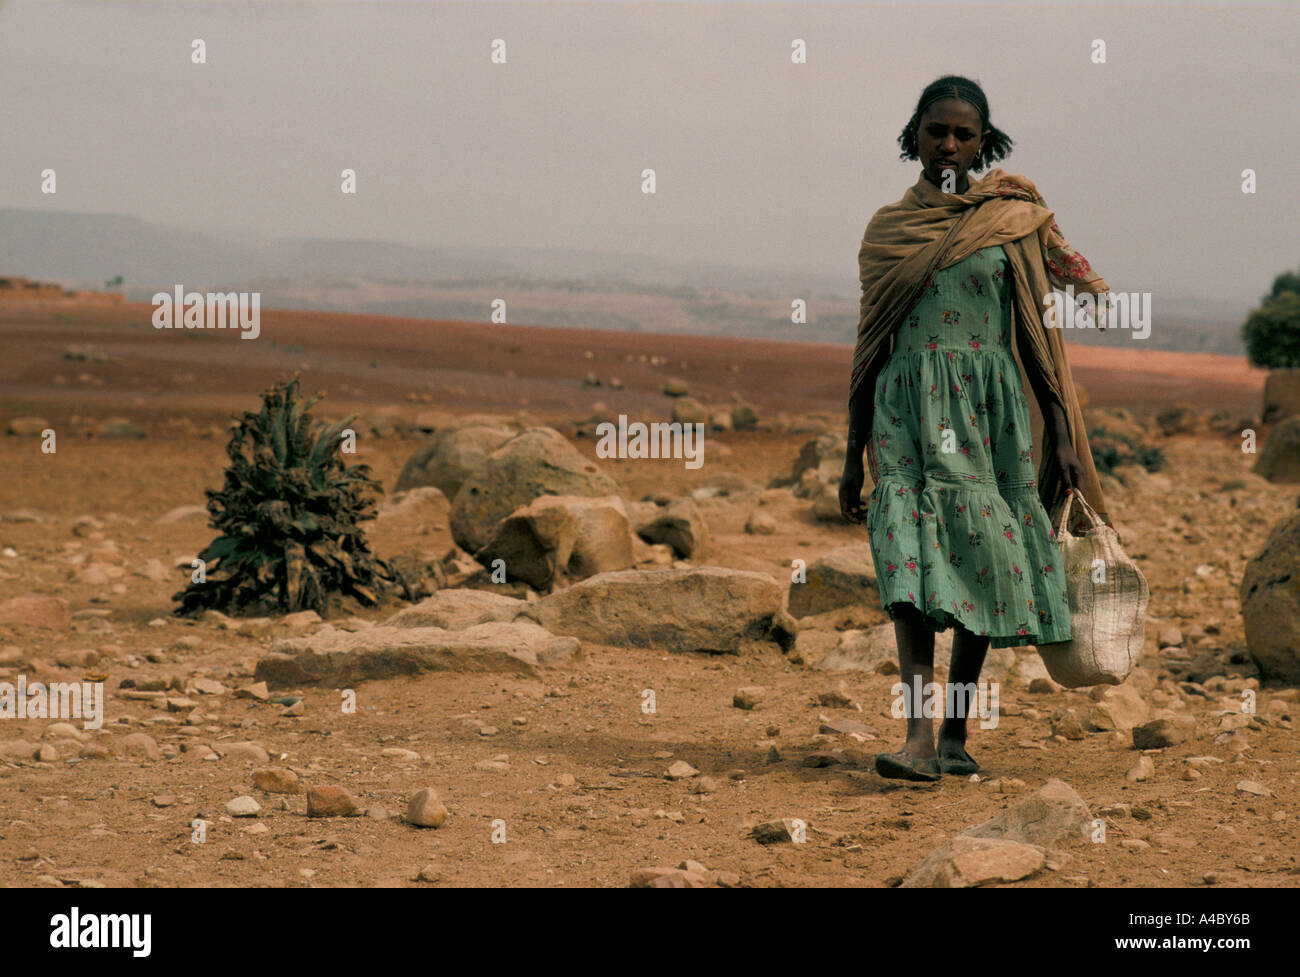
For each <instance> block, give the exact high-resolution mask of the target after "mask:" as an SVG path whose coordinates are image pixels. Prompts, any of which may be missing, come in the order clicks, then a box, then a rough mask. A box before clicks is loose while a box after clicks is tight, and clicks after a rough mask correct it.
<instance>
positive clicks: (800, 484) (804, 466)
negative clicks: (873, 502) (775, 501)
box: [771, 434, 847, 499]
mask: <svg viewBox="0 0 1300 977" xmlns="http://www.w3.org/2000/svg"><path fill="white" fill-rule="evenodd" d="M846 454H847V442H846V441H845V439H844V438H843V437H841V436H839V435H836V434H821V435H818V436H817V437H815V438H813V439H812V440H811V441H808V442H805V443H804V446H803V447H802V448H800V449H799V457H798V458H796V459H795V460H794V463H793V464H792V465H791V467H790V473H789V474H788V475H785V476H784V477H778V478H776V479H774V480H773V481H772V484H771V487H773V488H776V487H780V486H784V485H790V486H793V487H794V494H795V495H796V496H797V497H798V498H801V499H809V498H812V497H813V496H814V495H815V494H816V493H817V490H818V487H819V486H820V485H823V484H831V483H833V484H835V485H838V484H839V481H840V476H841V475H843V474H844V456H845V455H846Z"/></svg>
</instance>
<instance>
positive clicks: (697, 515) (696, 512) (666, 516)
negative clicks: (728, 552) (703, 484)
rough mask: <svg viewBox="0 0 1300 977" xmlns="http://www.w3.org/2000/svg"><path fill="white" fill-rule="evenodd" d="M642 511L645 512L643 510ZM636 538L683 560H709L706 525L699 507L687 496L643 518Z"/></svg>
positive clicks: (707, 528) (707, 527)
mask: <svg viewBox="0 0 1300 977" xmlns="http://www.w3.org/2000/svg"><path fill="white" fill-rule="evenodd" d="M642 511H644V510H642ZM636 534H637V535H638V536H640V537H641V538H642V539H643V540H645V541H646V542H647V543H663V544H664V545H666V546H671V547H672V548H673V552H674V553H675V554H677V556H678V557H680V558H681V559H683V560H690V559H694V560H703V559H707V557H708V550H709V540H710V535H709V524H708V522H707V521H706V520H705V518H704V513H703V512H702V511H701V510H700V507H699V505H698V504H697V503H696V501H695V500H694V499H692V498H691V497H690V496H686V497H684V498H680V499H675V500H673V501H672V502H670V503H669V504H668V505H666V506H664V507H662V508H656V509H655V510H654V511H652V512H650V513H648V514H647V515H643V516H642V517H641V518H640V519H639V521H638V522H637V527H636Z"/></svg>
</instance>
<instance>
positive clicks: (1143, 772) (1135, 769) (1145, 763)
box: [1124, 756, 1156, 783]
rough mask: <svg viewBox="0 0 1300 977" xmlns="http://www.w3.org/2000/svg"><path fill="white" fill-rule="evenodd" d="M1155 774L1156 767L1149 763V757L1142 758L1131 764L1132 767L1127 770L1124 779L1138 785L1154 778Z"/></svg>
mask: <svg viewBox="0 0 1300 977" xmlns="http://www.w3.org/2000/svg"><path fill="white" fill-rule="evenodd" d="M1155 773H1156V765H1155V764H1154V763H1152V762H1151V758H1150V757H1149V756H1143V757H1140V758H1139V759H1138V762H1137V763H1135V764H1133V766H1132V767H1130V768H1129V771H1128V773H1126V774H1125V775H1124V777H1125V778H1126V779H1127V780H1131V781H1134V782H1138V783H1140V782H1141V781H1144V780H1147V779H1149V778H1151V777H1154V776H1155Z"/></svg>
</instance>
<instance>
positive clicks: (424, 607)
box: [384, 590, 531, 631]
mask: <svg viewBox="0 0 1300 977" xmlns="http://www.w3.org/2000/svg"><path fill="white" fill-rule="evenodd" d="M530 606H531V605H530V604H529V602H528V601H526V600H518V599H517V598H514V597H503V596H502V595H500V594H493V593H490V592H488V591H486V590H440V591H438V593H436V594H434V595H433V596H432V597H429V598H428V599H426V600H422V601H420V603H418V604H415V605H414V606H412V607H407V608H405V609H403V610H401V611H398V612H397V613H396V614H394V615H393V616H392V617H390V618H389V619H388V620H387V621H385V622H384V624H385V625H387V626H389V627H394V628H446V629H447V630H449V631H461V630H464V629H465V628H471V627H473V626H474V625H476V624H487V623H489V622H492V621H503V622H505V623H507V624H509V623H510V622H512V621H514V620H516V619H517V618H519V617H520V616H521V615H523V614H525V613H526V612H527V610H528V608H529V607H530Z"/></svg>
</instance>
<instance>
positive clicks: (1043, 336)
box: [840, 75, 1110, 781]
mask: <svg viewBox="0 0 1300 977" xmlns="http://www.w3.org/2000/svg"><path fill="white" fill-rule="evenodd" d="M899 145H900V146H901V147H902V150H903V152H902V155H901V158H902V159H913V160H918V159H919V160H920V162H921V164H922V173H921V175H920V177H919V178H918V179H917V181H916V184H915V185H914V186H913V187H912V188H911V189H910V190H908V191H907V193H906V194H904V196H903V198H902V200H900V201H899V202H898V203H896V204H892V205H890V206H888V207H884V208H882V209H881V210H879V211H877V212H876V215H875V216H874V217H873V218H872V219H871V222H870V223H869V224H868V225H867V230H866V234H865V235H864V236H863V239H862V249H861V251H860V252H859V256H858V261H859V270H860V277H861V282H862V307H861V317H860V319H859V322H858V340H857V346H856V349H855V351H854V358H853V376H852V380H851V384H850V395H849V435H848V456H847V458H846V459H845V464H844V475H843V478H842V480H841V482H840V508H841V511H842V512H843V514H844V516H845V518H846V519H848V520H849V521H851V522H854V523H862V522H866V524H867V528H868V531H869V533H870V537H871V548H872V555H873V558H874V561H875V566H876V576H877V581H878V586H879V590H880V599H881V604H882V606H883V607H884V608H885V609H886V610H887V611H888V613H889V616H890V618H891V620H892V621H893V622H894V634H895V637H896V639H897V642H898V663H899V670H900V672H901V675H900V678H901V680H902V681H903V683H905V684H906V685H908V686H909V687H912V688H916V689H918V690H924V689H926V687H927V686H928V685H929V683H931V682H932V681H933V677H934V635H935V632H936V631H941V630H945V629H946V628H947V627H948V626H949V625H951V626H953V627H954V628H955V633H954V636H953V646H952V661H951V666H950V668H949V674H948V683H949V685H950V686H958V687H963V686H965V687H966V688H965V689H960V688H959V689H958V691H957V695H956V697H955V699H954V700H953V702H952V704H953V705H955V706H956V708H955V709H950V708H945V709H944V714H945V715H944V720H943V722H942V724H941V725H940V727H939V738H938V743H937V746H936V743H935V739H934V732H933V726H932V721H931V720H930V719H929V718H927V717H925V716H923V715H922V714H921V713H920V712H919V711H918V710H916V709H914V708H913V700H912V699H911V698H910V697H909V698H908V700H907V707H906V710H905V715H906V716H907V742H906V744H905V746H904V747H903V749H902V750H901V751H899V752H897V753H889V754H880V755H879V756H877V757H876V770H877V772H878V773H880V774H881V776H884V777H895V778H902V779H907V780H931V781H933V780H939V779H940V777H941V774H943V773H950V774H959V775H969V774H972V773H974V772H975V771H977V770H978V769H979V764H978V763H976V762H975V760H974V759H973V758H972V757H971V756H970V754H969V753H967V752H966V748H965V744H966V715H967V713H968V712H969V709H970V706H971V698H972V696H971V691H972V690H973V689H974V688H975V683H976V682H977V681H978V679H979V675H980V670H981V669H982V668H983V665H984V656H985V653H986V652H987V651H988V648H989V646H990V644H992V645H993V646H994V647H1007V646H1012V645H1027V644H1045V643H1048V642H1053V641H1064V640H1068V639H1069V638H1070V609H1069V604H1068V600H1067V596H1066V582H1065V575H1064V572H1063V570H1062V568H1061V566H1060V560H1059V550H1058V547H1057V544H1056V541H1055V532H1054V530H1053V528H1052V523H1051V521H1050V519H1049V515H1048V513H1049V512H1053V511H1055V509H1056V507H1057V506H1058V505H1059V504H1060V503H1061V502H1062V501H1063V500H1064V497H1065V494H1066V492H1067V491H1071V490H1077V491H1079V492H1080V493H1082V495H1083V496H1084V498H1085V499H1086V500H1087V501H1088V502H1089V503H1090V504H1091V505H1092V506H1093V508H1094V509H1095V510H1096V511H1097V513H1098V515H1099V516H1101V518H1102V519H1103V520H1105V521H1106V522H1107V524H1109V523H1110V518H1109V516H1108V515H1107V512H1106V502H1105V499H1104V498H1103V497H1102V494H1101V488H1100V486H1099V484H1098V482H1097V473H1096V470H1095V468H1094V467H1093V462H1092V453H1091V451H1090V450H1089V448H1088V443H1087V437H1086V435H1085V432H1084V425H1083V415H1082V412H1081V411H1080V408H1079V403H1078V399H1077V397H1076V395H1075V390H1074V382H1073V379H1072V378H1071V376H1070V367H1069V363H1068V362H1067V360H1066V356H1065V347H1064V340H1063V338H1062V335H1061V330H1060V329H1058V328H1046V327H1045V326H1044V324H1043V310H1044V308H1046V307H1047V305H1045V302H1044V300H1045V299H1050V296H1051V292H1052V289H1054V288H1062V289H1063V288H1065V286H1066V285H1073V286H1074V290H1075V292H1076V293H1077V292H1089V293H1092V294H1093V295H1101V294H1103V293H1105V292H1107V290H1108V286H1107V285H1106V282H1105V281H1103V280H1102V279H1101V278H1100V277H1099V276H1097V275H1096V274H1095V273H1094V272H1093V270H1092V268H1091V266H1090V265H1089V264H1088V262H1087V261H1086V260H1085V259H1084V258H1083V257H1082V256H1081V255H1079V254H1077V253H1076V252H1075V251H1074V250H1073V249H1071V248H1070V247H1069V246H1068V245H1067V244H1066V243H1065V240H1064V239H1063V238H1062V237H1061V234H1060V229H1059V228H1058V227H1057V226H1056V223H1055V221H1054V220H1053V217H1052V212H1051V211H1050V210H1048V209H1047V207H1046V205H1045V203H1044V201H1043V199H1042V197H1041V196H1039V194H1038V191H1037V189H1036V188H1035V187H1034V185H1033V184H1032V183H1031V182H1030V181H1029V180H1027V179H1025V178H1024V177H1023V176H1019V175H1016V174H1013V173H1007V172H1005V171H1003V170H1000V169H994V170H992V171H990V172H989V173H988V174H987V175H986V176H985V177H983V178H982V179H980V180H978V182H975V183H972V182H971V181H970V179H969V176H968V174H969V173H970V172H978V171H979V170H981V169H983V168H984V167H985V166H987V165H988V164H989V163H990V162H991V161H994V160H1001V159H1003V158H1005V156H1006V155H1007V153H1008V151H1009V150H1010V147H1011V139H1010V138H1009V137H1008V136H1007V135H1006V133H1004V132H1002V131H1001V130H999V129H997V128H996V127H995V126H993V125H992V123H991V122H990V120H989V108H988V101H987V99H986V98H985V96H984V92H983V91H982V90H981V88H980V86H979V85H978V84H976V83H975V82H973V81H971V80H970V79H967V78H963V77H960V76H957V75H949V76H946V77H944V78H940V79H938V80H937V81H935V82H934V83H933V84H932V85H930V86H929V87H927V88H926V89H925V91H924V92H922V94H921V98H920V99H919V101H918V102H917V106H916V111H915V112H914V113H913V115H912V118H911V120H910V121H909V122H908V124H907V126H906V128H904V130H903V132H902V135H900V136H899ZM1017 353H1018V359H1019V362H1020V364H1022V366H1018V365H1017ZM1022 368H1023V370H1024V378H1025V379H1027V380H1028V384H1029V386H1030V387H1031V388H1032V390H1033V393H1034V396H1035V397H1036V399H1037V402H1038V405H1039V408H1040V410H1041V413H1042V417H1043V436H1042V441H1043V445H1042V452H1041V457H1040V459H1039V464H1038V465H1037V466H1036V465H1035V455H1034V445H1033V439H1032V436H1031V433H1030V422H1029V414H1028V404H1027V401H1026V399H1025V396H1024V387H1023V385H1022V382H1021V381H1022V375H1021V369H1022ZM864 448H865V449H867V456H868V461H869V463H870V466H871V475H872V478H873V479H874V480H875V487H874V489H873V490H872V492H871V496H870V498H869V499H868V500H867V502H866V504H865V505H863V503H862V500H861V492H862V487H863V483H864V472H863V467H862V455H863V449H864ZM944 699H945V705H947V700H948V696H944ZM950 713H952V714H950Z"/></svg>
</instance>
